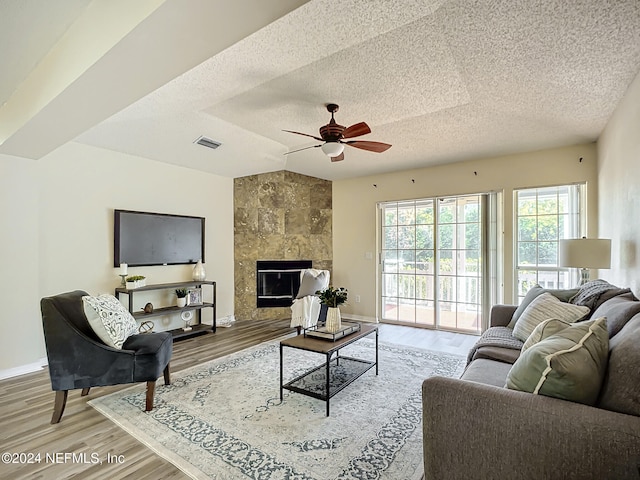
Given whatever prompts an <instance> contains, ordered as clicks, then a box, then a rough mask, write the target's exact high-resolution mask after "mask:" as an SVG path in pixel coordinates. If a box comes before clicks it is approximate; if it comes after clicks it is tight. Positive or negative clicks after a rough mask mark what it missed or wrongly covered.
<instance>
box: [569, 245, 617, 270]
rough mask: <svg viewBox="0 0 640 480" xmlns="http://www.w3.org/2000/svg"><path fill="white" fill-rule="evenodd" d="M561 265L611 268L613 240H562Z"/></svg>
mask: <svg viewBox="0 0 640 480" xmlns="http://www.w3.org/2000/svg"><path fill="white" fill-rule="evenodd" d="M558 253H559V264H560V266H561V267H574V268H611V240H608V239H603V238H573V239H567V240H560V244H559V252H558Z"/></svg>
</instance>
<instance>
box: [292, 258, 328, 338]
mask: <svg viewBox="0 0 640 480" xmlns="http://www.w3.org/2000/svg"><path fill="white" fill-rule="evenodd" d="M306 271H307V272H311V273H312V274H313V276H314V277H317V276H318V275H319V274H320V273H322V272H323V271H325V270H317V269H314V268H310V269H308V270H306ZM304 272H305V270H303V271H302V272H300V280H301V281H302V278H303V277H304ZM328 286H329V272H327V274H326V284H325V285H324V286H323V287H322V288H321V290H323V289H325V288H327V287H328ZM319 315H320V299H319V298H318V297H316V296H315V295H307V296H306V297H302V298H296V299H294V300H293V305H291V327H302V328H309V327H312V326H314V325H316V324H317V323H318V316H319Z"/></svg>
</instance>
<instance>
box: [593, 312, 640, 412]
mask: <svg viewBox="0 0 640 480" xmlns="http://www.w3.org/2000/svg"><path fill="white" fill-rule="evenodd" d="M598 406H599V407H600V408H604V409H607V410H612V411H614V412H620V413H626V414H629V415H636V416H640V315H636V316H634V317H633V318H632V319H631V320H629V321H628V322H627V324H626V325H625V326H624V327H623V328H622V329H621V330H620V332H619V333H618V334H617V335H616V336H615V337H613V338H612V339H611V341H610V345H609V368H608V369H607V374H606V375H605V378H604V382H603V384H602V391H601V392H600V399H599V401H598Z"/></svg>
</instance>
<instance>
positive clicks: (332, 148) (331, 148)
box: [322, 142, 344, 157]
mask: <svg viewBox="0 0 640 480" xmlns="http://www.w3.org/2000/svg"><path fill="white" fill-rule="evenodd" d="M322 151H323V152H324V153H325V155H326V156H327V157H337V156H338V155H340V154H341V153H342V152H343V151H344V145H343V144H342V143H338V142H327V143H325V144H324V145H322Z"/></svg>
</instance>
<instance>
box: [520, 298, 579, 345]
mask: <svg viewBox="0 0 640 480" xmlns="http://www.w3.org/2000/svg"><path fill="white" fill-rule="evenodd" d="M588 313H589V309H588V308H587V307H581V306H579V305H572V304H570V303H564V302H561V301H560V300H558V299H557V298H556V297H554V296H553V295H551V294H550V293H543V294H542V295H540V296H539V297H537V298H536V299H534V300H533V301H532V302H531V303H530V304H529V306H528V307H527V308H526V309H525V310H524V312H522V315H521V316H520V318H519V319H518V321H517V322H516V325H515V327H513V336H514V337H516V338H517V339H518V340H521V341H523V342H526V341H527V338H529V335H531V333H533V330H534V329H535V328H536V327H537V326H538V325H539V324H540V323H542V322H543V321H545V320H548V319H549V318H557V319H560V320H564V321H565V322H567V323H571V322H575V321H576V320H579V319H580V318H582V317H584V316H585V315H587V314H588Z"/></svg>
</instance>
